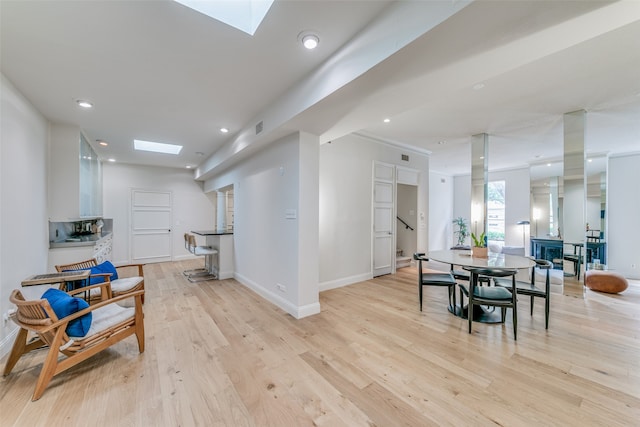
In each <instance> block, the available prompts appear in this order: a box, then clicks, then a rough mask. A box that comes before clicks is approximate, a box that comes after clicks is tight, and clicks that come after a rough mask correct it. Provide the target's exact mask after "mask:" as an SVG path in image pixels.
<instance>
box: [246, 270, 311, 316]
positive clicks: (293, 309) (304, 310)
mask: <svg viewBox="0 0 640 427" xmlns="http://www.w3.org/2000/svg"><path fill="white" fill-rule="evenodd" d="M234 278H235V279H236V280H237V281H238V282H240V283H241V284H242V285H244V286H246V287H247V288H249V289H251V290H252V291H253V292H255V293H257V294H258V295H260V296H261V297H262V298H264V299H266V300H267V301H269V302H270V303H272V304H274V305H276V306H277V307H279V308H281V309H282V310H284V311H286V312H287V313H289V314H290V315H291V316H293V317H295V318H296V319H302V318H303V317H307V316H311V315H314V314H318V313H320V303H319V302H316V303H312V304H307V305H303V306H297V305H295V304H293V303H291V302H290V301H287V300H286V299H284V298H282V297H281V296H280V295H278V294H276V293H274V292H271V291H269V290H268V289H265V288H263V287H262V286H260V285H259V284H258V283H256V282H254V281H253V280H250V279H248V278H246V277H244V276H243V275H241V274H238V273H235V274H234Z"/></svg>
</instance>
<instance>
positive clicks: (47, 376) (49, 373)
mask: <svg viewBox="0 0 640 427" xmlns="http://www.w3.org/2000/svg"><path fill="white" fill-rule="evenodd" d="M64 333H65V332H64V329H62V328H58V331H57V332H56V335H55V337H54V338H53V341H52V342H51V346H49V351H48V352H47V357H46V358H45V359H44V362H43V363H42V370H41V371H40V376H39V377H38V381H37V382H36V389H35V390H34V392H33V396H32V397H31V400H32V401H33V402H35V401H36V400H38V399H40V398H41V397H42V394H43V393H44V390H45V389H46V388H47V386H48V385H49V382H50V381H51V378H53V376H54V375H55V374H56V370H57V368H58V348H60V343H62V335H63V334H64Z"/></svg>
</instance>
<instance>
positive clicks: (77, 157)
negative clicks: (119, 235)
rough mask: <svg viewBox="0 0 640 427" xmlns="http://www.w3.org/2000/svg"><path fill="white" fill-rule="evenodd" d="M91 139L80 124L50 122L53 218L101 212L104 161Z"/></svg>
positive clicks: (50, 175) (75, 216) (51, 217)
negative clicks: (98, 154) (51, 123)
mask: <svg viewBox="0 0 640 427" xmlns="http://www.w3.org/2000/svg"><path fill="white" fill-rule="evenodd" d="M88 141H89V139H88V138H87V137H86V135H85V134H84V133H83V132H82V130H81V129H80V128H79V127H77V126H71V125H61V124H54V125H51V132H50V150H51V155H50V157H49V158H50V164H49V184H50V185H49V219H50V220H51V221H69V220H74V219H80V218H95V217H100V216H102V164H101V162H100V159H99V158H98V156H97V154H96V152H95V151H94V150H93V148H92V147H91V145H90V144H89V142H88Z"/></svg>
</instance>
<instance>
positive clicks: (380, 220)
mask: <svg viewBox="0 0 640 427" xmlns="http://www.w3.org/2000/svg"><path fill="white" fill-rule="evenodd" d="M394 187H395V184H394V166H393V165H390V164H387V163H382V162H375V161H374V163H373V250H372V252H373V254H372V258H373V277H376V276H381V275H383V274H389V273H393V272H395V257H394V246H395V192H394Z"/></svg>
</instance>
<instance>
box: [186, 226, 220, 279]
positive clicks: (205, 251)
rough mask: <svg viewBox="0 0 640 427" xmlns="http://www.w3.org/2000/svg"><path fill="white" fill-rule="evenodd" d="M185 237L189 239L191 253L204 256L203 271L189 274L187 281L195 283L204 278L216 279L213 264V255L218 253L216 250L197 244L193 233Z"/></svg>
mask: <svg viewBox="0 0 640 427" xmlns="http://www.w3.org/2000/svg"><path fill="white" fill-rule="evenodd" d="M187 239H188V241H189V250H190V251H191V253H193V254H194V255H196V256H204V257H205V272H203V273H195V274H191V275H189V281H190V282H193V283H196V282H202V281H205V280H213V279H217V278H218V275H217V272H216V271H215V266H214V264H213V256H214V255H217V254H218V250H217V249H215V248H212V247H211V246H198V244H197V243H196V236H194V235H193V234H189V235H188V236H187Z"/></svg>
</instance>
